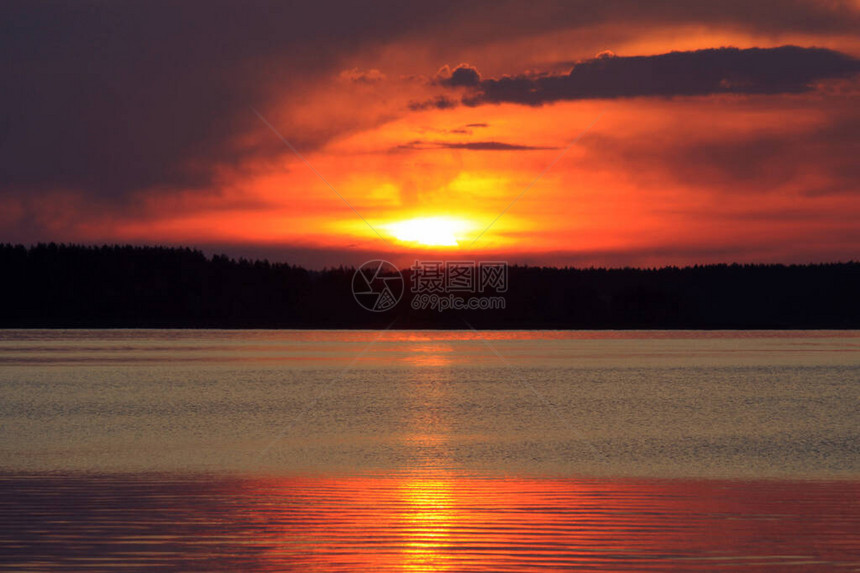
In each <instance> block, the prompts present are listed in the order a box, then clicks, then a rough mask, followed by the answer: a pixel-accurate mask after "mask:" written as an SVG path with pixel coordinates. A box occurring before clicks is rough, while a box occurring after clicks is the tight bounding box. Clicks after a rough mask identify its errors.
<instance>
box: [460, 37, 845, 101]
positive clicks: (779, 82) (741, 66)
mask: <svg viewBox="0 0 860 573" xmlns="http://www.w3.org/2000/svg"><path fill="white" fill-rule="evenodd" d="M458 69H463V68H458ZM468 69H469V70H471V69H472V68H468ZM858 72H860V60H858V59H856V58H853V57H851V56H849V55H847V54H843V53H840V52H836V51H833V50H827V49H824V48H801V47H797V46H782V47H779V48H749V49H743V50H742V49H738V48H714V49H705V50H696V51H692V52H670V53H668V54H659V55H656V56H630V57H618V56H606V55H602V56H601V57H597V58H593V59H591V60H586V61H583V62H580V63H578V64H576V65H575V66H573V68H572V69H571V70H570V72H569V73H567V74H548V75H538V76H534V75H518V76H503V77H501V78H488V79H483V80H480V81H477V82H474V83H465V82H460V83H456V84H452V83H450V82H449V83H445V84H443V85H447V86H451V87H454V86H457V87H463V86H465V87H468V88H470V93H468V94H467V95H465V96H464V97H463V100H462V102H463V103H464V104H466V105H469V106H478V105H483V104H498V103H517V104H523V105H532V106H537V105H542V104H546V103H552V102H555V101H562V100H581V99H614V98H624V97H641V96H646V97H647V96H661V97H671V96H695V95H709V94H785V93H801V92H805V91H809V90H811V89H813V88H814V85H815V83H816V82H819V81H822V80H829V79H838V78H846V77H849V76H852V75H854V74H857V73H858ZM475 74H476V75H477V72H475ZM452 78H453V75H452Z"/></svg>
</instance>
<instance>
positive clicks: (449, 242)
mask: <svg viewBox="0 0 860 573" xmlns="http://www.w3.org/2000/svg"><path fill="white" fill-rule="evenodd" d="M470 227H471V225H470V224H469V223H468V222H466V221H464V220H462V219H455V218H451V217H419V218H417V219H409V220H406V221H399V222H397V223H391V224H390V225H386V226H385V229H386V230H387V231H388V232H389V233H391V234H392V235H394V238H395V239H397V240H398V241H401V242H403V243H413V244H416V245H422V246H425V247H456V246H457V245H458V244H459V243H458V242H459V241H461V240H463V235H464V233H466V232H467V231H468V230H469V228H470Z"/></svg>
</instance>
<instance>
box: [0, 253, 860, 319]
mask: <svg viewBox="0 0 860 573" xmlns="http://www.w3.org/2000/svg"><path fill="white" fill-rule="evenodd" d="M0 269H2V281H0V297H2V298H0V301H2V302H0V327H4V328H15V327H39V328H42V327H44V328H111V327H115V328H118V327H122V328H385V327H393V328H468V326H467V324H470V325H472V326H474V327H475V328H498V329H508V328H523V329H531V328H550V329H609V328H611V329H625V328H631V329H632V328H645V329H656V328H659V329H663V328H665V329H677V328H702V329H717V328H730V329H748V328H753V329H757V328H763V329H780V328H802V329H808V328H858V327H860V296H858V295H860V263H857V262H848V263H828V264H811V265H758V264H757V265H750V264H746V265H738V264H731V265H725V264H720V265H703V266H700V265H697V266H692V267H684V268H678V267H664V268H656V269H637V268H618V269H604V268H588V269H577V268H555V267H534V266H512V267H510V268H509V269H508V274H509V277H508V290H507V292H506V293H504V295H503V296H504V298H505V303H506V308H505V309H503V310H461V311H454V310H448V311H445V312H438V311H436V310H430V309H425V310H414V309H413V308H412V307H411V305H410V296H411V295H410V292H409V284H410V273H411V271H410V270H408V269H405V270H404V276H405V282H406V289H405V291H406V292H405V294H404V300H401V301H400V303H399V304H398V305H397V306H396V307H394V308H393V309H392V310H389V311H387V312H381V313H373V312H369V311H367V310H365V309H363V308H361V307H360V306H359V305H358V304H357V303H356V301H355V300H354V298H353V296H352V290H351V288H352V286H351V285H352V278H353V274H354V272H355V269H353V268H350V267H338V268H332V269H325V270H322V271H313V270H308V269H304V268H302V267H298V266H294V265H289V264H284V263H271V262H269V261H265V260H262V261H261V260H246V259H238V260H235V259H231V258H229V257H227V256H225V255H215V256H212V257H208V256H206V255H205V254H204V253H202V252H201V251H198V250H192V249H189V248H171V247H136V246H100V247H91V246H78V245H58V244H53V243H51V244H40V245H36V246H32V247H29V248H28V247H24V246H21V245H2V246H0Z"/></svg>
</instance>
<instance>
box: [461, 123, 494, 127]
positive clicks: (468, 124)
mask: <svg viewBox="0 0 860 573" xmlns="http://www.w3.org/2000/svg"><path fill="white" fill-rule="evenodd" d="M466 127H490V124H489V123H467V124H466Z"/></svg>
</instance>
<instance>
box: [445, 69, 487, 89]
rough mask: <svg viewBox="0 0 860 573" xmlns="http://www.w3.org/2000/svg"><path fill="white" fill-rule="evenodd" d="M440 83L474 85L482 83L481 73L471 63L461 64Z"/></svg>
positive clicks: (457, 85)
mask: <svg viewBox="0 0 860 573" xmlns="http://www.w3.org/2000/svg"><path fill="white" fill-rule="evenodd" d="M438 83H439V84H441V85H443V86H450V87H473V86H477V85H478V84H479V83H481V74H480V73H478V70H477V69H476V68H474V67H473V66H470V65H469V64H460V65H459V66H457V67H456V68H454V71H453V72H451V75H450V76H449V77H446V78H442V79H440V80H439V81H438Z"/></svg>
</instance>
